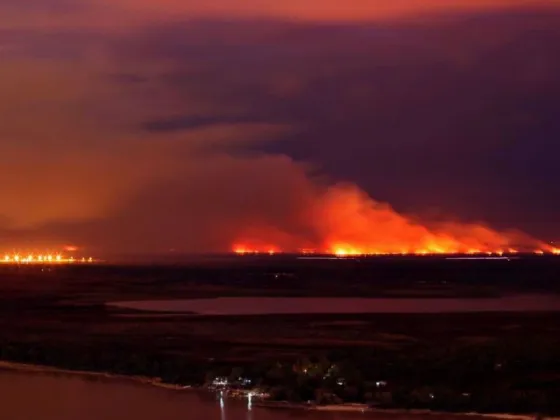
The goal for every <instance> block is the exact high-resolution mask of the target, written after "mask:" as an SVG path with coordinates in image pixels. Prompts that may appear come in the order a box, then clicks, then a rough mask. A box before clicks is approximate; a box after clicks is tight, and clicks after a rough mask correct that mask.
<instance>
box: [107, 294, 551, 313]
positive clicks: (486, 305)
mask: <svg viewBox="0 0 560 420" xmlns="http://www.w3.org/2000/svg"><path fill="white" fill-rule="evenodd" d="M109 305H111V306H116V307H120V308H127V309H136V310H144V311H159V312H162V311H165V312H194V313H197V314H201V315H265V314H313V313H328V314H351V313H452V312H538V311H559V310H560V298H559V297H558V296H556V295H512V296H503V297H496V298H325V297H303V298H301V297H297V298H295V297H231V298H230V297H224V298H215V299H183V300H143V301H133V302H111V303H109Z"/></svg>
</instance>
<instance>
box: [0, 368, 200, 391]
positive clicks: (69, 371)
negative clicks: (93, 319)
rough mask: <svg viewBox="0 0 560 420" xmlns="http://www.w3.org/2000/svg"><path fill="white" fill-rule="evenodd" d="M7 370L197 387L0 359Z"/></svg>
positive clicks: (179, 388) (176, 388) (184, 388)
mask: <svg viewBox="0 0 560 420" xmlns="http://www.w3.org/2000/svg"><path fill="white" fill-rule="evenodd" d="M2 370H7V371H13V372H23V373H44V374H53V375H67V376H79V377H83V378H98V379H107V380H119V381H126V382H134V383H136V384H140V385H150V386H153V387H157V388H163V389H169V390H174V391H197V390H199V388H198V387H194V386H191V385H173V384H168V383H165V382H162V381H161V379H159V378H151V377H148V376H134V375H122V374H116V373H109V372H96V371H91V370H72V369H63V368H57V367H54V366H46V365H34V364H28V363H19V362H9V361H6V360H0V371H2Z"/></svg>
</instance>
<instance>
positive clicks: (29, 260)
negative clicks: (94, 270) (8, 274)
mask: <svg viewBox="0 0 560 420" xmlns="http://www.w3.org/2000/svg"><path fill="white" fill-rule="evenodd" d="M95 261H96V260H95V259H94V258H93V257H81V258H76V257H73V256H70V257H68V256H66V255H63V254H59V253H56V254H52V253H45V254H20V253H12V254H5V255H4V258H2V259H1V260H0V264H75V263H76V264H86V263H90V264H91V263H94V262H95Z"/></svg>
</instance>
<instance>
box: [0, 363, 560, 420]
mask: <svg viewBox="0 0 560 420" xmlns="http://www.w3.org/2000/svg"><path fill="white" fill-rule="evenodd" d="M1 371H12V372H21V373H42V374H51V375H67V376H77V377H82V378H99V379H106V380H119V381H126V382H132V383H135V384H137V385H148V386H153V387H156V388H163V389H167V390H172V391H191V392H192V391H199V392H204V391H205V392H209V393H211V392H212V391H211V390H209V389H206V388H202V387H196V386H192V385H173V384H168V383H165V382H162V381H161V379H159V378H150V377H146V376H133V375H123V374H114V373H108V372H95V371H87V370H72V369H62V368H57V367H53V366H45V365H34V364H27V363H19V362H9V361H5V360H0V372H1ZM233 399H235V398H233ZM254 406H255V407H259V408H263V409H268V410H276V409H289V410H298V411H315V412H317V411H329V412H337V413H342V412H359V413H364V414H386V415H387V414H388V415H411V416H421V415H431V416H443V415H445V416H453V417H481V418H488V419H502V420H534V419H535V418H536V417H537V416H536V415H535V414H533V415H531V414H509V413H476V412H464V413H453V412H446V411H433V410H421V409H410V410H409V409H400V408H394V409H390V408H387V409H383V408H371V407H367V405H365V404H351V403H348V404H341V405H340V406H337V405H332V406H320V407H322V408H317V406H313V405H305V406H304V405H302V404H298V403H290V402H287V401H260V402H259V403H256V404H254ZM366 407H367V408H366ZM542 419H545V420H560V417H548V416H542Z"/></svg>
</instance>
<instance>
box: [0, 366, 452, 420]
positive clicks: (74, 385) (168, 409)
mask: <svg viewBox="0 0 560 420" xmlns="http://www.w3.org/2000/svg"><path fill="white" fill-rule="evenodd" d="M0 396H1V397H0V419H6V420H184V419H188V420H218V419H220V420H287V419H295V418H306V419H328V420H351V419H358V418H375V419H378V420H389V419H393V420H397V419H407V418H414V419H419V420H420V419H421V418H422V417H419V416H410V415H381V414H379V413H377V414H374V415H372V416H371V417H370V416H369V415H364V414H359V413H357V414H353V413H310V412H301V411H289V410H266V409H263V408H259V407H254V406H251V404H249V403H248V402H247V401H232V400H227V399H225V398H223V396H221V397H220V396H212V395H208V394H204V393H199V392H195V391H174V390H168V389H162V388H157V387H152V386H149V385H142V384H137V383H134V382H132V381H117V380H108V379H97V378H84V377H79V376H69V375H54V374H36V373H33V374H31V373H19V372H9V371H2V372H0ZM429 417H431V419H434V416H429ZM450 417H451V416H438V417H437V418H439V419H442V420H444V419H446V418H450ZM453 417H456V416H453Z"/></svg>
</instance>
